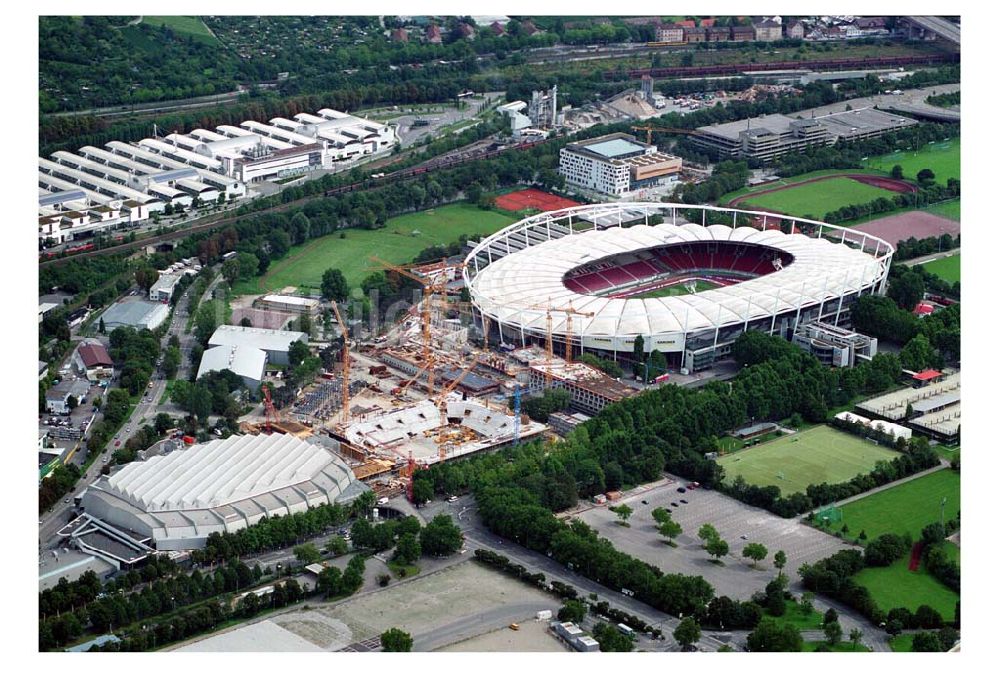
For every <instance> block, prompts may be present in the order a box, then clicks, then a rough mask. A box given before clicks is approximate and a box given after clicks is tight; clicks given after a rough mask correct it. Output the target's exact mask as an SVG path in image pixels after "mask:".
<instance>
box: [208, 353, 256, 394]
mask: <svg viewBox="0 0 1000 677" xmlns="http://www.w3.org/2000/svg"><path fill="white" fill-rule="evenodd" d="M266 368H267V353H266V352H264V351H263V350H261V349H260V348H254V347H251V346H239V345H237V346H216V347H214V348H209V349H208V350H206V351H205V352H204V353H202V355H201V363H200V364H199V365H198V378H201V377H202V376H204V375H205V374H207V373H208V372H210V371H223V370H225V369H228V370H229V371H231V372H233V373H234V374H236V375H237V376H239V377H240V378H242V379H243V384H244V385H245V386H246V387H247V388H248V389H249V390H250V392H254V393H255V392H257V390H258V389H259V388H260V384H261V383H263V382H264V371H265V369H266Z"/></svg>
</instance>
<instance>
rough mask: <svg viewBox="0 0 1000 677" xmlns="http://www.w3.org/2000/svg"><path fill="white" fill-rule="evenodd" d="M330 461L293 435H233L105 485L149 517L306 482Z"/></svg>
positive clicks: (130, 469) (134, 466) (139, 466)
mask: <svg viewBox="0 0 1000 677" xmlns="http://www.w3.org/2000/svg"><path fill="white" fill-rule="evenodd" d="M334 462H335V457H334V456H333V455H332V454H331V453H330V452H328V451H326V450H325V449H323V448H321V447H318V446H316V445H313V444H309V443H308V442H305V441H303V440H300V439H298V438H297V437H295V436H293V435H258V436H251V435H245V436H233V437H229V438H228V439H225V440H215V441H212V442H208V443H206V444H196V445H193V446H190V447H187V448H185V449H178V450H177V451H174V452H173V453H171V454H169V455H167V456H154V457H152V458H150V459H149V460H147V461H141V462H137V463H129V464H128V465H126V466H125V467H124V468H122V469H121V470H120V471H118V472H117V473H115V474H114V475H112V476H111V477H110V478H109V479H108V485H109V488H110V489H112V490H113V491H115V492H116V493H118V494H119V495H120V496H121V497H122V498H124V499H125V500H127V501H128V502H129V503H132V504H133V505H136V506H138V507H141V508H143V509H144V510H145V511H147V512H159V511H164V510H191V509H195V508H215V507H218V506H220V505H224V504H227V503H235V502H237V501H241V500H244V499H249V498H253V497H255V496H259V495H260V494H265V493H268V492H272V491H275V490H278V489H282V488H284V487H288V486H291V485H293V484H298V483H300V482H305V481H308V480H309V479H311V478H312V477H313V476H314V475H315V474H317V473H318V472H319V471H320V470H322V469H323V468H324V467H325V466H328V465H331V464H333V463H334ZM341 465H342V464H341ZM340 472H341V473H342V474H343V475H344V476H345V477H346V476H347V470H346V468H341V469H340Z"/></svg>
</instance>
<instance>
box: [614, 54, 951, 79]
mask: <svg viewBox="0 0 1000 677" xmlns="http://www.w3.org/2000/svg"><path fill="white" fill-rule="evenodd" d="M959 61H960V57H959V55H958V54H957V53H956V54H950V53H947V54H946V53H941V54H921V55H912V56H881V57H865V58H855V59H821V60H818V61H772V62H769V63H726V64H714V65H710V66H671V67H666V68H637V69H632V70H630V71H628V77H629V78H630V79H636V78H641V77H642V76H643V75H649V76H651V77H654V78H671V77H698V76H703V75H730V74H733V73H743V72H747V71H749V72H762V71H775V70H806V69H808V70H815V69H820V68H822V69H828V70H862V69H871V68H892V67H896V66H932V65H936V64H948V63H958V62H959ZM602 77H603V78H604V79H605V80H611V81H613V80H618V79H620V78H621V74H620V73H618V72H617V71H605V72H604V73H603V76H602Z"/></svg>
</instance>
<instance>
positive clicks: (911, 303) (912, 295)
mask: <svg viewBox="0 0 1000 677" xmlns="http://www.w3.org/2000/svg"><path fill="white" fill-rule="evenodd" d="M926 290H927V288H926V284H925V283H924V278H923V276H922V275H920V273H918V272H916V271H913V270H910V271H908V272H905V273H903V274H902V275H900V276H899V277H897V278H894V279H893V280H892V281H891V282H890V283H889V289H888V291H887V292H886V296H888V297H889V298H890V299H892V300H893V301H895V302H896V305H897V306H899V308H901V309H902V310H905V311H907V312H909V311H912V310H913V309H914V308H915V307H916V305H917V303H918V302H919V301H920V300H921V299H922V298H923V297H924V292H925V291H926ZM869 303H870V302H869ZM890 307H891V306H890ZM907 319H908V320H909V319H910V318H909V317H908V318H907ZM902 338H903V337H897V340H902Z"/></svg>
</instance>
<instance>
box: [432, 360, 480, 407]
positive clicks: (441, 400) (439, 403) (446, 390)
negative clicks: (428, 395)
mask: <svg viewBox="0 0 1000 677" xmlns="http://www.w3.org/2000/svg"><path fill="white" fill-rule="evenodd" d="M480 359H481V356H480V355H476V357H475V358H474V359H473V360H472V362H470V363H469V365H468V366H467V367H466V368H465V369H463V370H462V373H461V374H459V375H458V376H456V377H455V379H454V380H453V381H452V382H451V383H449V384H448V385H446V386H445V387H444V388H442V389H441V393H440V394H439V395H438V396H437V399H435V400H434V404H436V405H437V406H438V407H442V406H444V401H445V398H446V397H447V396H448V393H450V392H451V391H452V390H454V389H455V386H457V385H458V384H459V383H460V382H461V381H462V379H463V378H465V377H466V376H468V375H469V372H470V371H472V370H473V369H475V368H476V365H478V364H479V361H480Z"/></svg>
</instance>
